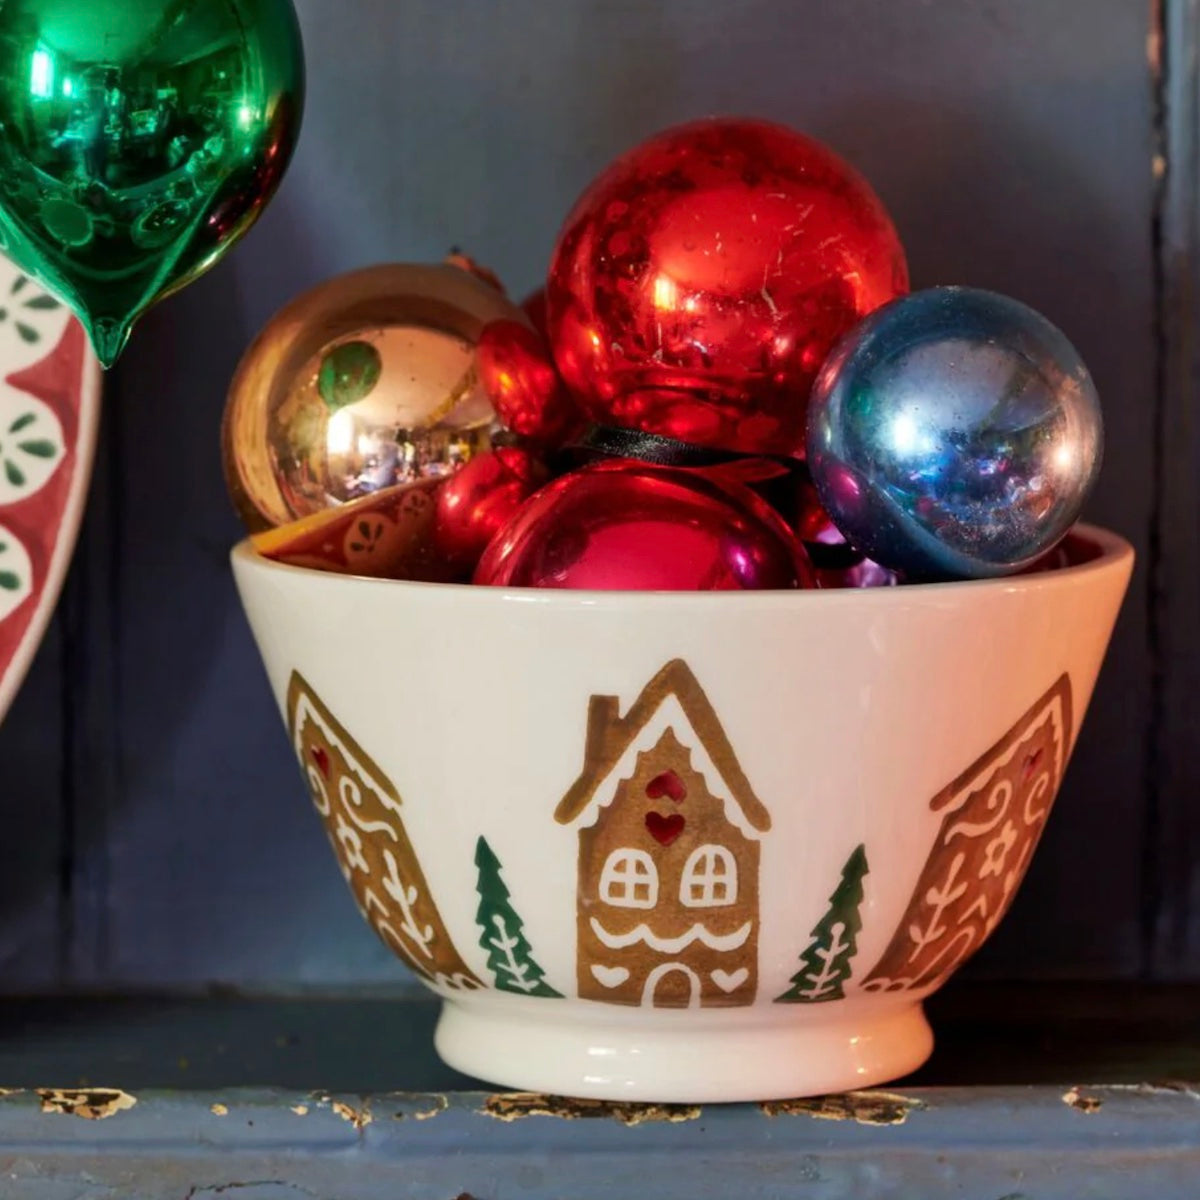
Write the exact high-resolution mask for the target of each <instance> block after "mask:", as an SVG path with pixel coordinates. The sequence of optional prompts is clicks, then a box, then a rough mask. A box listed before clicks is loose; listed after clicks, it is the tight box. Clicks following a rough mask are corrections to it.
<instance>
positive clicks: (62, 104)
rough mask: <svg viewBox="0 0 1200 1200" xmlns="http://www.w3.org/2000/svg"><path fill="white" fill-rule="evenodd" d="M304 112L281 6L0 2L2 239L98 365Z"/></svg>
mask: <svg viewBox="0 0 1200 1200" xmlns="http://www.w3.org/2000/svg"><path fill="white" fill-rule="evenodd" d="M303 104H304V59H303V50H302V47H301V42H300V31H299V26H298V24H297V22H296V14H295V12H294V11H293V9H292V5H291V0H4V3H2V4H0V235H2V242H3V244H2V246H0V248H2V249H3V250H4V252H5V253H6V254H7V255H8V256H9V257H10V258H12V259H13V260H14V261H15V262H17V263H18V265H19V266H20V267H21V268H22V269H23V270H25V271H27V272H28V273H29V274H30V275H32V276H34V277H35V278H36V279H37V280H38V281H39V282H41V283H42V284H44V285H45V286H46V287H48V288H49V289H50V290H52V291H54V292H56V293H57V294H58V295H60V296H61V297H62V298H63V299H64V300H66V301H67V303H68V304H70V306H71V307H72V308H73V309H74V310H75V312H76V313H77V314H78V315H79V317H80V319H81V320H82V322H83V324H84V326H85V327H86V328H87V330H88V333H89V335H90V336H91V339H92V343H93V345H94V346H95V349H96V353H97V355H98V356H99V358H100V360H101V361H102V362H103V363H104V364H105V365H106V366H110V365H111V364H112V363H113V362H114V361H115V359H116V358H117V355H118V354H119V353H120V352H121V349H122V348H123V346H124V345H125V342H126V340H127V338H128V336H129V331H130V328H131V327H132V325H133V323H134V321H136V320H137V318H138V317H139V316H140V315H141V314H142V313H143V312H145V310H146V309H147V308H149V307H150V305H152V304H153V303H154V302H155V301H156V300H158V299H160V298H161V297H163V296H165V295H167V294H168V293H170V292H172V291H175V290H177V289H178V288H180V287H183V286H184V285H185V284H187V283H188V282H190V281H191V280H192V279H194V278H195V277H196V276H197V275H199V274H201V273H202V272H203V271H205V270H207V269H208V268H209V267H210V266H212V264H213V263H214V262H216V261H217V259H219V258H220V257H221V256H222V255H223V254H224V253H225V252H226V251H227V250H229V248H230V247H231V246H232V245H233V243H234V242H235V241H237V239H238V238H239V237H241V236H242V234H243V233H245V232H246V230H247V229H248V228H249V227H250V226H251V225H252V224H253V223H254V221H255V220H256V219H257V217H258V216H259V214H260V213H261V212H262V210H263V208H264V207H265V206H266V204H267V202H268V201H269V200H270V198H271V196H272V195H273V194H274V192H275V189H276V188H277V187H278V185H279V182H280V180H281V179H282V177H283V173H284V171H285V170H286V168H287V165H288V162H289V160H290V158H291V154H292V149H293V147H294V146H295V142H296V137H297V135H298V132H299V128H300V118H301V112H302V109H303Z"/></svg>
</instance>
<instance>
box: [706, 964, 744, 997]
mask: <svg viewBox="0 0 1200 1200" xmlns="http://www.w3.org/2000/svg"><path fill="white" fill-rule="evenodd" d="M710 974H711V978H712V981H713V983H715V984H716V985H717V987H719V988H720V989H721V991H723V992H724V993H725V994H726V995H727V996H728V995H729V994H730V992H736V991H737V990H738V988H740V987H741V986H742V984H743V983H745V982H746V980H747V979H749V978H750V968H749V967H739V968H738V969H737V970H736V971H722V970H721V968H720V967H718V968H717V969H716V970H715V971H713V972H711V973H710Z"/></svg>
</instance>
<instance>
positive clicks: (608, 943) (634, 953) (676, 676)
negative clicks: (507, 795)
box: [555, 659, 771, 1008]
mask: <svg viewBox="0 0 1200 1200" xmlns="http://www.w3.org/2000/svg"><path fill="white" fill-rule="evenodd" d="M555 819H556V820H557V821H559V822H560V823H561V824H564V825H577V826H578V828H579V859H578V893H577V913H576V933H577V966H576V981H577V987H578V992H579V996H580V998H581V999H585V1000H599V1001H602V1002H604V1003H608V1004H630V1005H649V1006H659V1007H670V1008H698V1007H709V1006H732V1005H745V1004H750V1003H752V1002H753V1000H754V996H755V993H756V991H757V988H758V928H759V913H758V873H759V841H760V839H761V837H762V835H763V834H764V833H766V831H767V830H768V829H769V828H770V825H771V818H770V815H769V814H768V812H767V810H766V809H765V808H764V807H763V804H762V802H761V801H760V800H759V799H758V797H757V796H756V795H755V794H754V792H753V790H752V789H751V787H750V784H749V782H748V780H747V779H746V776H745V774H744V773H743V771H742V768H741V766H740V765H739V763H738V760H737V756H736V755H735V754H734V751H733V747H732V746H731V745H730V744H729V740H728V738H727V737H726V735H725V731H724V730H723V729H722V727H721V723H720V721H719V720H718V719H717V715H716V713H715V712H714V710H713V708H712V705H711V704H710V703H709V701H708V698H707V697H706V696H705V694H704V692H703V690H702V689H701V687H700V684H699V683H698V682H697V681H696V678H695V676H694V675H693V674H692V672H691V670H690V669H689V668H688V666H687V664H686V663H684V662H683V661H682V660H678V659H677V660H675V661H674V662H671V663H668V664H667V665H666V666H665V667H663V669H662V670H661V671H659V673H658V674H657V675H656V676H655V677H654V678H653V679H652V680H651V681H650V682H649V683H648V684H647V685H646V687H645V689H644V690H643V691H642V693H641V695H640V696H638V697H637V699H636V700H634V702H633V703H632V704H631V705H630V706H629V708H628V710H627V711H626V713H625V715H624V716H623V717H622V716H621V715H620V701H619V699H618V698H617V697H615V696H593V697H592V699H591V704H590V707H589V711H588V728H587V743H586V749H585V752H584V766H583V771H582V773H581V775H580V776H579V779H578V780H577V781H576V782H575V784H574V785H573V786H572V787H571V789H570V790H569V791H568V792H567V794H566V795H565V796H564V797H563V799H562V802H561V803H560V804H559V806H558V809H557V811H556V812H555Z"/></svg>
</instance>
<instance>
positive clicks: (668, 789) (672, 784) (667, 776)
mask: <svg viewBox="0 0 1200 1200" xmlns="http://www.w3.org/2000/svg"><path fill="white" fill-rule="evenodd" d="M646 795H647V796H649V797H650V799H651V800H661V799H662V798H663V797H664V796H667V797H669V798H670V799H671V800H673V801H674V802H675V803H676V804H682V803H683V798H684V797H685V796H686V795H687V787H686V786H685V785H684V782H683V780H682V779H680V778H679V776H678V775H676V774H675V772H674V771H664V772H663V773H662V774H661V775H655V777H654V778H653V779H652V780H650V782H649V783H648V784H646Z"/></svg>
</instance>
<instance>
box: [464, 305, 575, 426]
mask: <svg viewBox="0 0 1200 1200" xmlns="http://www.w3.org/2000/svg"><path fill="white" fill-rule="evenodd" d="M476 361H477V362H478V364H479V374H480V379H481V380H482V382H483V388H484V391H485V392H486V393H487V396H488V399H489V400H491V402H492V407H493V408H494V409H495V410H496V415H497V416H498V417H499V418H500V420H501V422H502V423H503V424H504V426H505V428H507V429H511V430H512V432H513V433H516V434H520V435H521V436H522V437H526V438H529V439H531V440H532V441H535V442H537V443H538V444H539V445H542V446H560V445H562V444H563V442H565V441H566V440H567V439H568V438H569V437H570V435H571V434H572V433H574V432H575V431H576V430H577V429H578V428H580V426H581V425H582V419H581V417H580V414H579V412H578V410H577V409H576V407H575V405H574V404H573V403H572V402H571V398H570V396H569V395H568V394H567V390H566V388H565V387H564V386H563V382H562V380H561V379H560V378H559V377H558V372H557V371H556V370H555V368H554V363H553V361H552V360H551V358H550V352H549V350H548V349H547V348H546V343H545V342H544V341H543V339H542V337H541V335H540V334H538V333H536V332H535V331H534V330H532V329H530V328H529V327H528V326H526V325H522V324H521V323H520V322H519V321H508V320H501V321H492V322H491V323H490V324H488V325H485V326H484V328H483V332H482V333H481V334H480V335H479V349H478V356H477V359H476Z"/></svg>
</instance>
